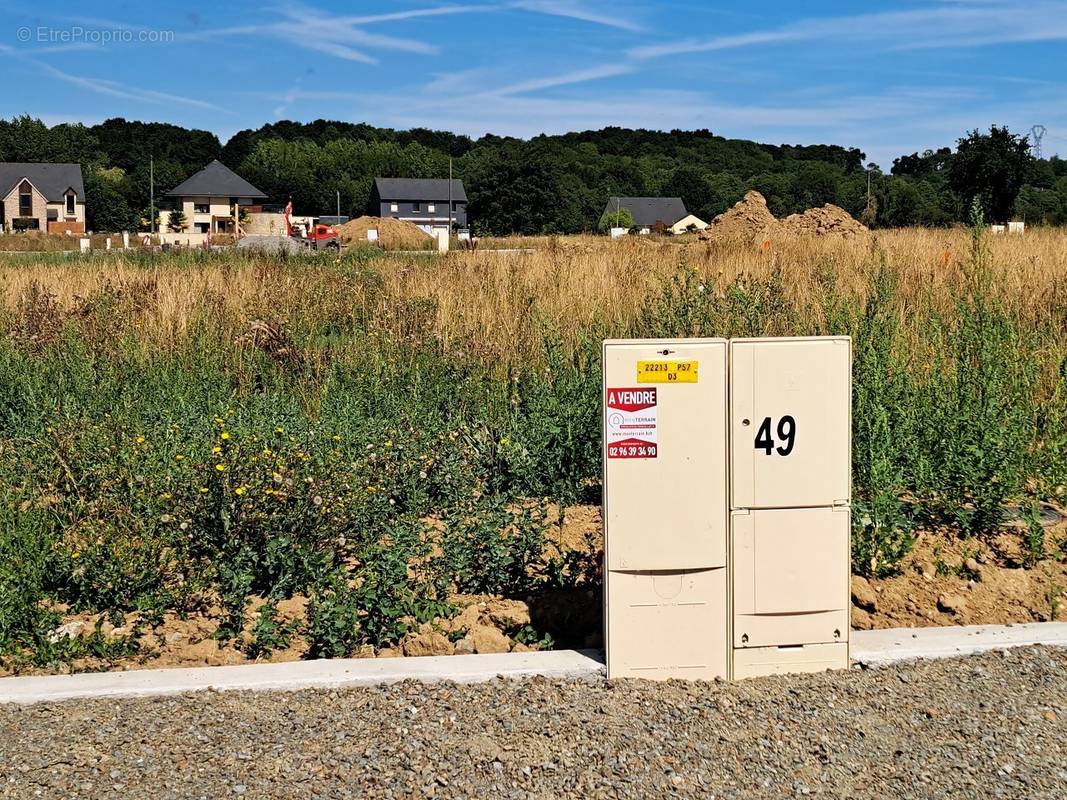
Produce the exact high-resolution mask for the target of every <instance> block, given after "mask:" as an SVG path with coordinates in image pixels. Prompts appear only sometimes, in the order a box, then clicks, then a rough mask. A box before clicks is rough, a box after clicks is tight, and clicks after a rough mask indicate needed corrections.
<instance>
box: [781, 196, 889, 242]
mask: <svg viewBox="0 0 1067 800" xmlns="http://www.w3.org/2000/svg"><path fill="white" fill-rule="evenodd" d="M781 226H782V230H783V231H784V232H785V233H787V234H791V235H793V236H837V237H840V238H842V239H852V238H854V237H864V236H867V235H868V234H869V233H870V231H869V230H868V228H867V226H866V225H864V224H863V223H862V222H858V221H857V220H856V219H855V218H853V216H852V215H851V214H849V213H848V212H847V211H845V209H843V208H841V207H840V206H835V205H834V204H833V203H827V204H826V205H824V206H823V207H822V208H809V209H808V210H807V211H805V212H804V213H803V214H790V215H789V216H788V217H786V218H785V219H783V220H782V221H781Z"/></svg>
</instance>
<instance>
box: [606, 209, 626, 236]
mask: <svg viewBox="0 0 1067 800" xmlns="http://www.w3.org/2000/svg"><path fill="white" fill-rule="evenodd" d="M633 226H634V217H633V214H631V213H630V209H628V208H619V209H618V210H617V211H616V209H615V208H608V209H606V210H605V211H604V213H603V214H602V215H601V217H600V225H599V226H598V229H599V230H600V232H601V233H607V232H608V231H609V230H611V229H612V228H626V230H630V228H632V227H633Z"/></svg>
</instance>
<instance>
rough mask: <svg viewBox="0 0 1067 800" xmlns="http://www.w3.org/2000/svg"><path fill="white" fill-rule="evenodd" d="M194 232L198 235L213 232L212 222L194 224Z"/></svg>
mask: <svg viewBox="0 0 1067 800" xmlns="http://www.w3.org/2000/svg"><path fill="white" fill-rule="evenodd" d="M193 230H195V231H196V232H197V233H210V232H211V223H210V222H194V223H193Z"/></svg>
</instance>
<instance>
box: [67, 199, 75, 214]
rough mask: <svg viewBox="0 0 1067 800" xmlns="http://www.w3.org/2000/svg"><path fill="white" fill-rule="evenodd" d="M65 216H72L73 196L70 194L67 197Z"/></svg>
mask: <svg viewBox="0 0 1067 800" xmlns="http://www.w3.org/2000/svg"><path fill="white" fill-rule="evenodd" d="M67 216H68V217H73V216H74V195H72V194H68V195H67Z"/></svg>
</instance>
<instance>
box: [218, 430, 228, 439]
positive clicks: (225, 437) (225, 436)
mask: <svg viewBox="0 0 1067 800" xmlns="http://www.w3.org/2000/svg"><path fill="white" fill-rule="evenodd" d="M219 438H220V439H222V440H223V441H225V440H226V439H229V438H230V433H229V431H223V432H222V433H220V434H219Z"/></svg>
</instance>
